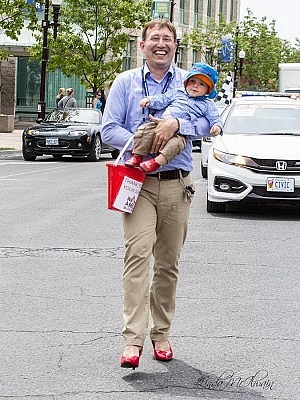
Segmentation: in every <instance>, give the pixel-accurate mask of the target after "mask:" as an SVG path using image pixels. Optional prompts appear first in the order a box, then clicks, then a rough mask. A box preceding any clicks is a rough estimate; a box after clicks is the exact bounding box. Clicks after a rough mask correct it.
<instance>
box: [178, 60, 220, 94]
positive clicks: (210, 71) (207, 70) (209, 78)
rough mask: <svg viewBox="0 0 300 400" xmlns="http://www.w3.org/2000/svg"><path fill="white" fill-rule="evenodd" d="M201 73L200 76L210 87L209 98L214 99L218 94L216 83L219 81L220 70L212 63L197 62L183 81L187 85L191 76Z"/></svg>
mask: <svg viewBox="0 0 300 400" xmlns="http://www.w3.org/2000/svg"><path fill="white" fill-rule="evenodd" d="M195 75H199V76H198V78H199V79H202V80H203V81H204V82H205V83H206V84H207V85H208V87H209V92H208V96H207V97H208V98H210V99H214V98H215V97H216V96H217V91H216V88H215V85H216V83H217V81H218V77H219V75H218V72H217V71H216V70H215V69H214V68H212V67H211V66H210V65H208V64H205V63H203V62H199V63H195V64H194V65H193V66H192V68H191V70H190V71H189V72H188V74H187V76H186V78H185V80H184V81H183V84H184V86H185V87H186V85H187V82H188V80H189V78H191V77H192V76H195Z"/></svg>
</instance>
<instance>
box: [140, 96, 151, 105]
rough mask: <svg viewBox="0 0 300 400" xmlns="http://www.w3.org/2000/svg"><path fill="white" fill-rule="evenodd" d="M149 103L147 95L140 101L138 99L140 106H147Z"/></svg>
mask: <svg viewBox="0 0 300 400" xmlns="http://www.w3.org/2000/svg"><path fill="white" fill-rule="evenodd" d="M149 105H150V99H149V98H148V97H144V98H143V99H142V100H141V101H140V106H141V107H148V106H149Z"/></svg>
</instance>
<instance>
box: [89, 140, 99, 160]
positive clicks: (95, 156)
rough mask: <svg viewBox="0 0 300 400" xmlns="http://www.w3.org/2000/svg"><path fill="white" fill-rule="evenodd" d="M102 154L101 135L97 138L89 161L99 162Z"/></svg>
mask: <svg viewBox="0 0 300 400" xmlns="http://www.w3.org/2000/svg"><path fill="white" fill-rule="evenodd" d="M101 153H102V143H101V139H100V136H99V135H96V136H95V139H94V143H93V147H92V150H91V152H90V154H89V155H88V156H87V159H88V160H89V161H99V160H100V157H101Z"/></svg>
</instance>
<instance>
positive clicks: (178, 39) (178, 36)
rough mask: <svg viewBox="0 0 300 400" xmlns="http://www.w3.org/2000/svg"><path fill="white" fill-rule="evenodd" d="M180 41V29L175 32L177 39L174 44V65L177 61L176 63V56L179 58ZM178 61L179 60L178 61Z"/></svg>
mask: <svg viewBox="0 0 300 400" xmlns="http://www.w3.org/2000/svg"><path fill="white" fill-rule="evenodd" d="M181 39H182V32H181V30H180V29H178V30H177V39H176V42H177V48H176V52H175V57H174V62H175V64H176V63H177V61H178V56H179V46H180V41H181ZM179 61H180V60H179Z"/></svg>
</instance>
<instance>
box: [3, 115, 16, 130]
mask: <svg viewBox="0 0 300 400" xmlns="http://www.w3.org/2000/svg"><path fill="white" fill-rule="evenodd" d="M14 125H15V117H14V115H4V114H1V115H0V132H12V131H13V130H14Z"/></svg>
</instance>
